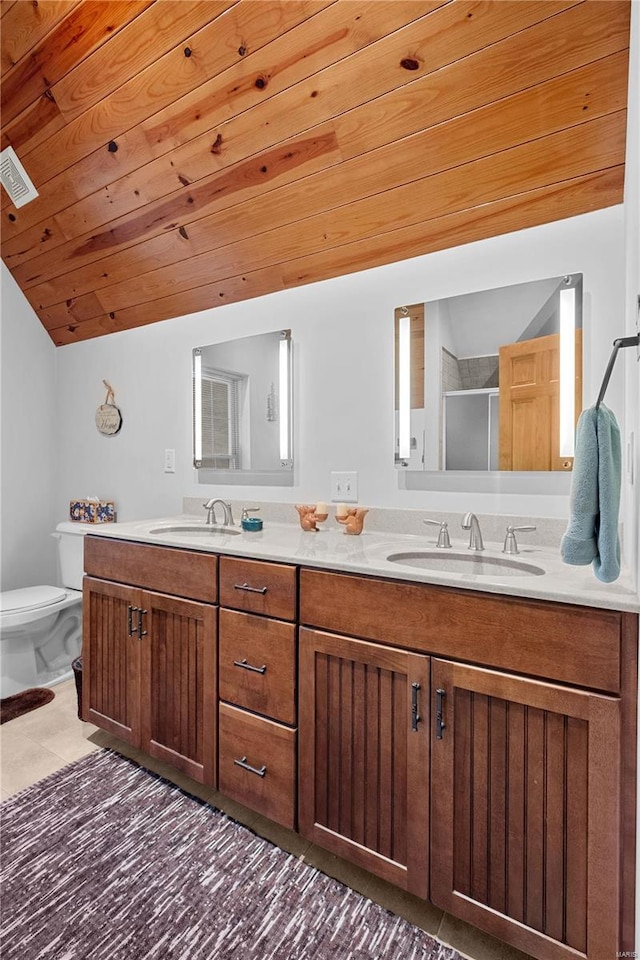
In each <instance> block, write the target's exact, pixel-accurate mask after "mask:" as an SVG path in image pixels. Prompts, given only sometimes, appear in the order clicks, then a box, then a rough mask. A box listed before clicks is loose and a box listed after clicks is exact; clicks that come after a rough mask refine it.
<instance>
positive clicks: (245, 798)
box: [218, 703, 296, 830]
mask: <svg viewBox="0 0 640 960" xmlns="http://www.w3.org/2000/svg"><path fill="white" fill-rule="evenodd" d="M218 735H219V760H218V789H219V790H220V793H223V794H225V796H227V797H231V798H232V799H233V800H237V801H238V803H242V804H243V805H244V806H245V807H249V808H250V809H251V810H256V811H257V812H258V813H261V814H262V815H263V816H265V817H268V818H269V819H270V820H274V821H275V822H276V823H280V824H282V826H283V827H289V828H290V829H292V830H293V829H295V825H296V731H295V730H291V729H290V728H289V727H283V726H282V724H280V723H274V722H273V720H266V719H265V718H264V717H255V716H253V714H251V713H246V712H245V711H244V710H238V709H237V708H236V707H230V706H228V705H227V704H226V703H221V704H220V714H219V731H218Z"/></svg>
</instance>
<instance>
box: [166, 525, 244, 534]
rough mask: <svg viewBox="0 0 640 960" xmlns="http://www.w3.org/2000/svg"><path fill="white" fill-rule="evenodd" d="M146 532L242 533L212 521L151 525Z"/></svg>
mask: <svg viewBox="0 0 640 960" xmlns="http://www.w3.org/2000/svg"><path fill="white" fill-rule="evenodd" d="M148 532H149V534H158V535H160V534H165V533H188V534H189V536H190V537H193V536H196V537H198V536H200V537H211V536H213V535H214V534H216V533H223V534H224V535H225V536H229V537H236V536H237V535H238V534H239V533H242V530H237V529H236V528H235V527H219V526H216V525H215V524H213V523H210V524H206V525H205V524H204V523H192V524H186V523H184V524H178V525H176V526H174V527H171V526H169V527H153V528H152V529H151V530H149V531H148Z"/></svg>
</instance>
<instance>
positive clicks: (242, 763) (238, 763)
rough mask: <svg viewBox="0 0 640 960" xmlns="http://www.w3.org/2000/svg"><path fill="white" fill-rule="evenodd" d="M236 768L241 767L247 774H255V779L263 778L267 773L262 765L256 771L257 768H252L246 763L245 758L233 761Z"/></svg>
mask: <svg viewBox="0 0 640 960" xmlns="http://www.w3.org/2000/svg"><path fill="white" fill-rule="evenodd" d="M233 762H234V763H235V765H236V766H237V767H242V769H243V770H247V771H248V772H249V773H255V775H256V776H257V777H264V776H265V775H266V772H267V768H266V767H265V766H264V764H263V765H262V766H261V767H260V769H259V770H258V768H257V767H252V766H251V764H250V763H247V758H246V757H241V758H240V759H239V760H234V761H233Z"/></svg>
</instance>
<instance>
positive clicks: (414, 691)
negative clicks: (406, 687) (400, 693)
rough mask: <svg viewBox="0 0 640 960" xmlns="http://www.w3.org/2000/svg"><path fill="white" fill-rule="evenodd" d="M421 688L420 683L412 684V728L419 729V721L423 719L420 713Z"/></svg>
mask: <svg viewBox="0 0 640 960" xmlns="http://www.w3.org/2000/svg"><path fill="white" fill-rule="evenodd" d="M419 690H420V684H419V683H412V684H411V729H412V730H417V729H418V723H419V722H420V720H422V717H421V716H420V714H419V713H418V691H419Z"/></svg>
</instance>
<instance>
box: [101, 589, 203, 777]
mask: <svg viewBox="0 0 640 960" xmlns="http://www.w3.org/2000/svg"><path fill="white" fill-rule="evenodd" d="M216 614H217V611H216V608H215V607H214V606H211V605H209V604H205V603H197V602H195V601H192V600H183V599H181V598H178V597H171V596H165V595H163V594H159V593H152V592H151V591H148V590H140V589H138V588H135V587H129V586H125V585H123V584H118V583H111V582H109V581H106V580H98V579H96V578H93V577H85V581H84V617H83V621H84V626H83V678H84V677H86V680H85V681H84V682H83V717H84V719H85V720H88V721H90V722H91V723H95V724H96V726H98V727H101V728H103V729H105V730H107V731H109V732H110V733H113V734H114V735H115V736H117V737H119V738H120V739H121V740H125V741H127V742H128V743H132V744H134V745H135V746H137V747H140V749H142V750H144V751H145V752H146V753H148V754H150V755H151V756H154V757H157V758H158V759H160V760H165V761H167V762H168V763H170V764H171V765H172V766H174V767H176V768H177V769H179V770H182V771H183V772H184V773H186V774H188V775H189V776H190V777H193V779H194V780H198V781H200V782H203V783H209V784H211V785H212V786H215V784H216Z"/></svg>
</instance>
